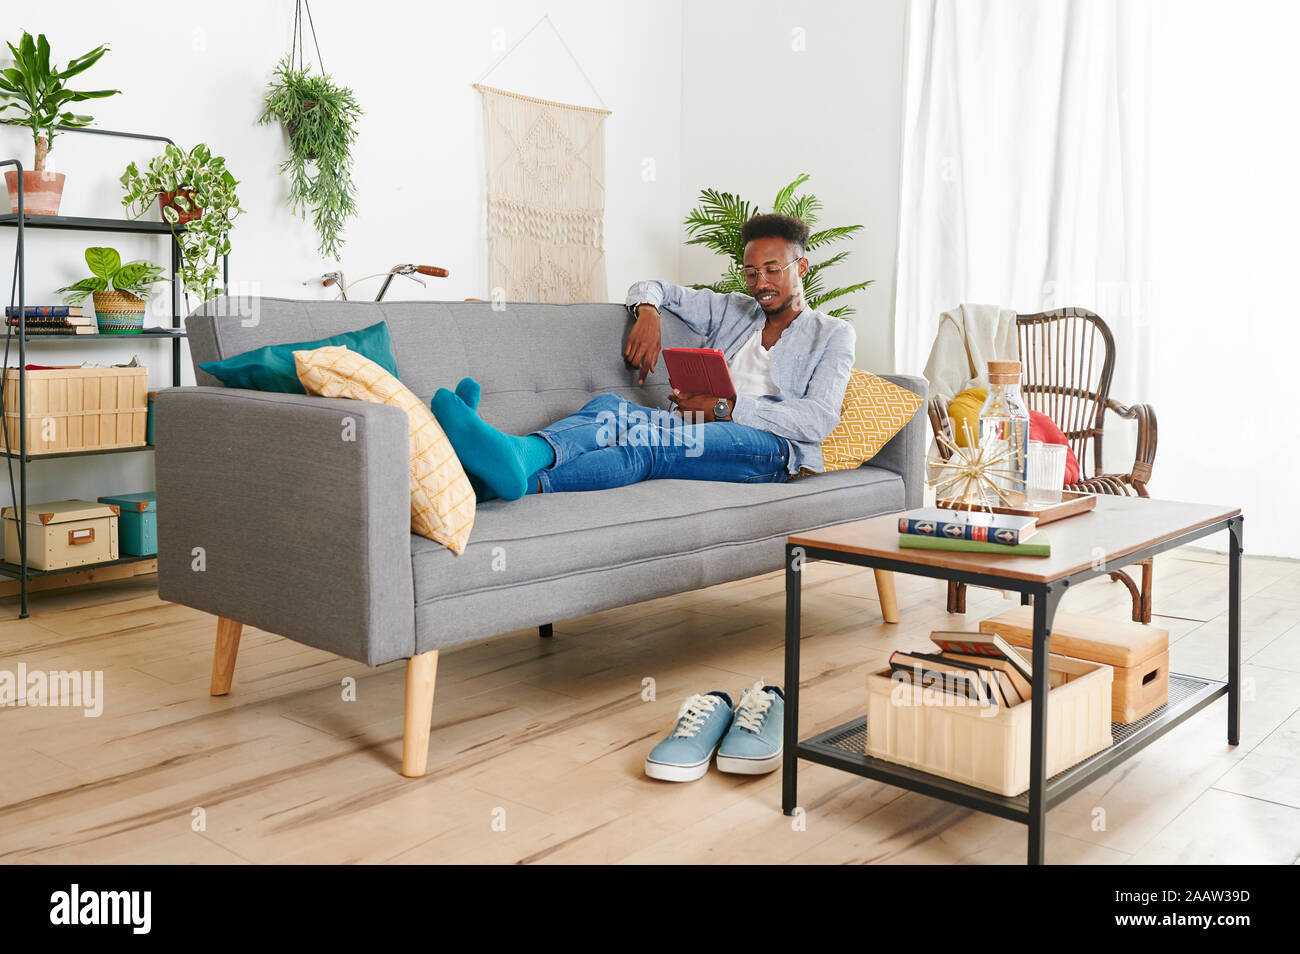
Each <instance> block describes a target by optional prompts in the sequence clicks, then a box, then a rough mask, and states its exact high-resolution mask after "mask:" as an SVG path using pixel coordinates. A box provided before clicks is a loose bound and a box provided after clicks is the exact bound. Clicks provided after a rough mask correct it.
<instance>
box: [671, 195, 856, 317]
mask: <svg viewBox="0 0 1300 954" xmlns="http://www.w3.org/2000/svg"><path fill="white" fill-rule="evenodd" d="M807 181H808V174H807V173H806V172H805V173H801V174H800V175H799V177H798V178H797V179H795V180H794V181H793V182H791V183H790V184H789V185H787V186H786V187H785V188H783V189H782V190H781V191H780V192H778V193H777V194H776V200H775V201H774V202H773V203H772V211H773V212H779V213H781V214H783V215H793V216H794V217H795V218H798V219H802V220H803V221H804V223H805V224H806V225H808V226H809V228H811V227H812V226H813V225H815V224H816V223H817V221H818V218H819V217H818V213H819V212H820V211H821V209H822V203H821V200H819V199H818V198H817V197H816V196H814V195H795V190H796V189H797V188H799V187H800V186H801V185H803V184H804V183H805V182H807ZM699 201H700V204H699V206H697V207H696V208H694V209H692V210H691V211H690V214H689V215H687V216H686V222H685V225H686V231H687V232H688V233H689V234H690V235H691V236H692V238H690V239H688V240H687V244H688V245H704V246H707V247H708V248H711V249H713V251H715V252H718V253H719V254H721V255H725V256H727V258H728V260H729V261H728V265H727V274H725V275H723V276H722V278H721V279H720V280H719V281H716V282H714V283H713V284H712V285H694V286H692V287H694V288H707V289H709V290H710V291H715V292H721V293H723V294H728V293H730V292H743V293H744V294H746V295H748V294H750V291H749V286H747V285H746V284H745V279H744V278H743V277H742V276H741V274H740V269H741V266H742V265H743V264H744V257H745V243H744V242H742V241H741V239H740V230H741V228H742V227H743V226H744V224H745V222H746V221H747V220H748V219H749V218H750V217H751V216H753V215H757V214H758V211H759V210H758V206H756V205H751V204H750V203H749V202H746V201H745V200H744V199H742V198H740V197H739V196H736V195H732V194H731V193H730V192H718V191H717V190H716V189H704V190H703V191H701V192H700V200H699ZM861 228H862V226H861V225H841V226H837V227H836V228H831V229H822V230H820V231H813V232H812V234H811V235H810V236H809V237H808V248H807V251H809V252H811V251H812V250H813V249H815V248H819V247H821V246H823V245H828V244H830V243H831V242H838V241H841V240H842V239H846V238H848V237H849V236H851V235H853V233H854V232H857V231H858V230H859V229H861ZM848 256H849V253H848V252H847V251H843V252H836V253H835V254H834V255H832V256H830V257H829V258H826V259H823V260H822V261H820V262H818V263H817V264H815V265H814V264H809V266H808V274H807V275H805V276H804V279H803V294H804V301H805V302H807V304H808V307H809V308H815V309H817V310H819V311H820V310H822V308H821V306H822V305H825V304H826V303H828V302H832V301H834V300H835V299H837V298H843V297H844V296H845V295H851V294H852V293H853V292H856V291H861V290H862V289H864V288H866V287H867V286H868V285H870V284H872V282H870V281H865V282H858V283H857V284H854V285H847V286H845V287H843V288H833V289H829V290H824V289H823V288H822V279H823V275H822V273H823V272H824V271H825V270H826V269H828V268H830V267H831V266H833V265H837V264H839V263H840V262H842V261H844V259H846V258H848ZM856 310H857V309H855V308H851V307H849V306H848V305H840V306H839V307H837V308H831V309H828V310H826V311H825V313H826V314H828V315H831V316H833V317H835V318H847V317H849V316H850V315H852V314H853V313H854V312H855V311H856Z"/></svg>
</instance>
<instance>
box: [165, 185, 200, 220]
mask: <svg viewBox="0 0 1300 954" xmlns="http://www.w3.org/2000/svg"><path fill="white" fill-rule="evenodd" d="M178 195H183V196H185V198H186V199H188V198H189V197H190V196H191V195H193V193H192V192H190V190H189V189H177V190H176V191H175V192H161V193H159V195H158V211H159V212H161V211H162V210H163V209H165V208H167V207H168V206H171V207H172V208H173V209H175V210H176V214H177V215H179V216H180V218H178V219H177V220H176V224H177V225H184V224H185V223H186V222H193V221H194V220H195V219H197V218H198V217H199V216H201V215H202V214H203V210H202V209H191V210H190V211H189V212H183V211H181V209H180V207H179V206H177V205H176V203H175V202H174V201H173V200H174V199H175V198H176V196H178ZM163 221H164V222H166V221H167V216H165V215H164V216H163Z"/></svg>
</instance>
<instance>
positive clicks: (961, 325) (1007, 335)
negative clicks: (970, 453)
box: [925, 305, 1020, 409]
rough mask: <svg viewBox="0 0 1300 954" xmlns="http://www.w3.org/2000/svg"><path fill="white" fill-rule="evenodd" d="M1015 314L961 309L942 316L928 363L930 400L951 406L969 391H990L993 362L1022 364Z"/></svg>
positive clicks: (983, 307)
mask: <svg viewBox="0 0 1300 954" xmlns="http://www.w3.org/2000/svg"><path fill="white" fill-rule="evenodd" d="M1019 360H1020V342H1019V340H1018V338H1017V335H1016V313H1015V311H1014V310H1013V309H1011V308H1001V307H999V306H997V305H960V306H958V307H957V308H955V309H954V310H952V311H945V312H944V313H943V314H942V315H940V316H939V330H938V331H937V332H936V333H935V336H934V345H933V346H932V347H931V348H930V359H929V360H928V361H927V362H926V363H925V377H926V380H928V381H929V382H930V397H932V398H939V399H940V400H942V401H943V406H944V408H945V409H947V407H948V404H949V403H951V401H952V399H953V398H955V397H956V396H957V395H958V394H960V393H961V392H962V391H965V390H966V389H967V388H987V387H988V386H989V378H988V370H989V362H990V361H1019Z"/></svg>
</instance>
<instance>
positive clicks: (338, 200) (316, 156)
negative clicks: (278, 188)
mask: <svg viewBox="0 0 1300 954" xmlns="http://www.w3.org/2000/svg"><path fill="white" fill-rule="evenodd" d="M361 115H362V112H361V107H360V106H358V105H357V99H356V96H355V95H354V94H353V92H352V90H350V89H349V88H347V87H346V86H339V85H338V84H337V83H335V82H334V80H333V79H332V78H331V77H329V76H321V75H316V74H314V73H312V72H311V69H310V66H308V67H305V68H303V69H294V68H293V67H292V63H291V61H290V58H289V57H287V56H286V57H285V58H284V59H283V60H281V61H280V63H279V64H278V65H277V66H276V68H275V78H274V79H273V80H272V81H271V84H270V86H268V87H267V90H266V98H265V101H264V103H263V109H262V115H261V116H260V117H259V118H258V120H257V121H258V123H259V124H260V125H266V124H268V123H272V122H279V123H280V124H281V125H282V126H283V127H284V130H285V132H286V133H288V135H289V158H288V159H286V160H285V161H284V162H283V163H281V164H280V172H282V173H284V174H286V175H288V177H289V208H290V210H291V211H292V212H293V213H294V215H298V216H301V217H302V218H306V217H307V211H308V210H309V209H310V210H311V214H312V220H313V223H314V224H315V226H316V235H317V237H318V238H319V239H320V253H321V255H323V256H325V257H326V258H328V259H332V260H334V261H337V260H338V258H339V253H340V250H341V249H342V247H343V227H344V226H345V225H346V224H347V222H348V220H349V219H351V218H352V217H353V216H354V215H356V213H357V190H356V188H355V187H354V186H353V185H352V144H353V143H354V142H355V141H356V138H357V120H358V119H359V118H360V117H361Z"/></svg>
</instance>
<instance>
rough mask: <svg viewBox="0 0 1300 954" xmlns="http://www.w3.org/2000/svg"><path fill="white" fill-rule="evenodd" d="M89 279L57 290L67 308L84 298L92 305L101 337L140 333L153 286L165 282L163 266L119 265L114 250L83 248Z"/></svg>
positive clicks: (119, 256)
mask: <svg viewBox="0 0 1300 954" xmlns="http://www.w3.org/2000/svg"><path fill="white" fill-rule="evenodd" d="M86 264H87V265H89V266H90V277H89V278H83V279H82V280H81V281H79V282H74V283H73V284H71V285H66V286H64V287H63V288H60V289H58V291H59V292H61V293H62V294H63V300H64V301H66V302H67V303H68V304H69V305H80V304H81V303H82V302H84V301H85V300H86V296H87V295H89V296H91V297H92V299H93V300H94V303H95V321H96V323H97V324H98V325H99V331H100V333H101V334H139V333H140V331H141V330H142V329H143V328H144V313H145V311H146V310H147V308H148V300H149V296H150V294H151V292H152V289H153V286H154V285H157V284H159V283H160V282H165V281H167V280H168V279H167V276H166V275H165V274H164V272H163V270H162V267H161V266H159V265H155V264H154V263H153V262H126V263H125V264H124V263H123V262H122V256H121V255H119V254H118V253H117V249H115V248H103V247H102V246H95V247H93V248H88V249H86Z"/></svg>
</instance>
